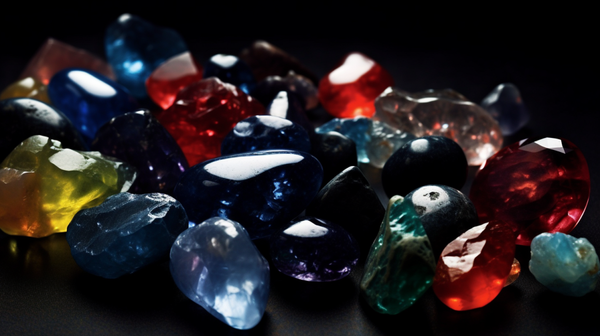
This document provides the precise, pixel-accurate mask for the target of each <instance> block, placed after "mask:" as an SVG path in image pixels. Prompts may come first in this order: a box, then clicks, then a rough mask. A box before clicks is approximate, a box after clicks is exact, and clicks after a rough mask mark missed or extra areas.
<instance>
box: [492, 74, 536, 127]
mask: <svg viewBox="0 0 600 336" xmlns="http://www.w3.org/2000/svg"><path fill="white" fill-rule="evenodd" d="M481 107H483V108H484V109H485V110H487V111H488V112H489V113H490V114H491V115H492V117H494V119H496V120H497V121H498V124H499V125H500V129H501V130H502V134H503V135H511V134H514V133H515V132H517V131H518V130H519V129H521V128H522V127H523V126H525V125H526V124H527V122H528V121H529V111H527V108H526V107H525V104H523V99H521V93H520V92H519V89H517V87H516V86H515V85H514V84H511V83H504V84H500V85H498V86H496V88H494V90H492V92H490V94H488V95H487V96H486V97H485V98H483V101H482V102H481Z"/></svg>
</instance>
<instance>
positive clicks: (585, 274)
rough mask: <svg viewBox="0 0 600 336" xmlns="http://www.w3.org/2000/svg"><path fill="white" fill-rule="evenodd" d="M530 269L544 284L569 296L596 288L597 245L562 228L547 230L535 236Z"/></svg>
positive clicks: (598, 271)
mask: <svg viewBox="0 0 600 336" xmlns="http://www.w3.org/2000/svg"><path fill="white" fill-rule="evenodd" d="M529 270H530V271H531V273H532V274H533V275H534V276H535V278H536V279H537V281H539V282H540V283H542V285H544V286H546V287H547V288H548V289H550V290H551V291H554V292H557V293H561V294H563V295H568V296H584V295H585V294H587V293H589V292H591V291H593V290H594V288H595V287H596V283H597V282H598V278H600V264H599V263H598V255H597V254H596V250H595V249H594V246H593V245H592V244H590V242H589V241H588V240H587V239H585V238H579V239H577V238H575V237H573V236H571V235H568V234H564V233H561V232H556V233H547V232H545V233H541V234H539V235H537V236H535V238H533V240H532V241H531V260H530V261H529Z"/></svg>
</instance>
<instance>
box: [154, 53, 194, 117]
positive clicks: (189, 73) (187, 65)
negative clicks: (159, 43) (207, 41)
mask: <svg viewBox="0 0 600 336" xmlns="http://www.w3.org/2000/svg"><path fill="white" fill-rule="evenodd" d="M201 79H202V66H201V65H200V64H199V63H197V62H196V60H194V58H193V57H192V54H191V53H190V52H189V51H186V52H184V53H181V54H179V55H177V56H173V57H171V58H169V59H168V60H166V61H165V62H164V63H163V64H161V65H159V66H158V67H157V68H156V69H155V70H154V71H152V73H151V74H150V76H149V77H148V79H147V80H146V91H148V95H149V96H150V98H151V99H152V100H153V101H154V102H155V103H156V104H158V105H159V106H160V107H162V109H163V110H166V109H168V108H169V107H170V106H171V105H173V103H174V102H175V97H177V93H178V92H179V90H181V89H183V88H184V87H186V86H188V85H189V84H192V83H194V82H197V81H199V80H201Z"/></svg>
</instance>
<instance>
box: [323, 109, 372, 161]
mask: <svg viewBox="0 0 600 336" xmlns="http://www.w3.org/2000/svg"><path fill="white" fill-rule="evenodd" d="M372 124H373V121H372V120H371V119H369V118H366V117H356V118H353V119H349V118H348V119H346V118H335V119H332V120H330V121H328V122H326V123H325V124H323V125H321V127H319V128H317V129H316V130H315V131H316V132H317V133H327V132H331V131H335V132H338V133H341V134H343V135H345V136H346V137H348V138H350V139H352V141H354V143H356V152H357V154H358V162H362V163H369V161H370V160H369V156H368V154H367V144H368V143H369V142H370V141H371V135H370V134H369V129H370V128H371V127H372Z"/></svg>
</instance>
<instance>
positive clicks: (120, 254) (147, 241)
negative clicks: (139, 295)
mask: <svg viewBox="0 0 600 336" xmlns="http://www.w3.org/2000/svg"><path fill="white" fill-rule="evenodd" d="M187 227H188V219H187V216H186V214H185V210H184V209H183V207H182V206H181V204H180V203H179V202H177V201H176V200H175V199H174V198H173V197H171V196H168V195H165V194H159V193H154V194H145V195H134V194H130V193H120V194H115V195H112V196H110V197H108V198H107V199H106V200H105V201H104V203H102V204H100V205H99V206H97V207H94V208H89V209H85V210H81V211H79V212H78V213H77V214H76V215H75V217H74V218H73V220H72V221H71V223H70V224H69V226H68V228H67V236H66V238H67V242H68V243H69V246H70V247H71V254H72V255H73V259H75V262H76V263H77V264H78V265H79V266H80V267H81V268H83V269H84V270H85V271H87V272H89V273H92V274H94V275H97V276H100V277H103V278H108V279H115V278H118V277H120V276H122V275H125V274H128V273H133V272H135V271H137V270H138V269H140V268H142V267H144V266H147V265H149V264H151V263H154V262H155V261H158V260H160V259H162V258H164V257H165V256H167V255H168V253H169V250H170V248H171V246H172V245H173V242H174V241H175V239H176V238H177V236H178V235H179V234H180V233H181V232H183V231H184V230H185V229H187Z"/></svg>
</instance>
